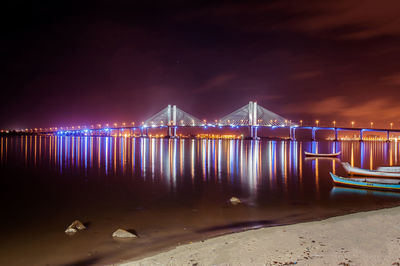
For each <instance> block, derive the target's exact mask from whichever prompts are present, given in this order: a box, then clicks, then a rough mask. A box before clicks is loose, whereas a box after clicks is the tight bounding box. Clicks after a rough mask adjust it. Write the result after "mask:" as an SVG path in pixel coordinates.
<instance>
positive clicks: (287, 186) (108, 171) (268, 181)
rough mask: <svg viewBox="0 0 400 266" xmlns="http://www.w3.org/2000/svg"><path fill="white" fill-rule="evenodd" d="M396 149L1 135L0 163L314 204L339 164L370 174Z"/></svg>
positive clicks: (391, 158)
mask: <svg viewBox="0 0 400 266" xmlns="http://www.w3.org/2000/svg"><path fill="white" fill-rule="evenodd" d="M398 149H399V145H398V143H397V142H391V143H385V142H361V143H360V142H297V141H276V140H271V141H267V140H263V141H247V140H206V139H202V140H195V139H148V138H125V137H68V136H61V137H60V136H21V137H1V138H0V161H1V165H5V164H7V163H9V162H13V163H16V164H18V162H19V161H21V160H23V162H24V166H25V167H27V168H41V167H45V168H51V169H53V171H55V172H58V173H59V174H65V175H83V176H85V177H90V176H99V175H100V176H140V177H141V178H143V179H145V180H147V179H149V180H152V182H155V183H162V184H164V185H166V186H167V187H168V190H171V191H176V189H177V186H178V185H179V184H180V183H182V182H184V180H186V179H188V178H189V179H190V180H191V184H192V185H193V184H194V183H195V181H196V180H199V179H201V180H202V182H209V181H211V180H214V182H216V183H220V184H224V185H225V186H229V185H231V186H240V187H241V188H242V189H245V190H246V191H247V192H248V194H249V195H250V196H251V197H256V196H257V193H258V192H259V190H260V189H261V188H263V190H265V189H267V190H271V191H273V190H278V191H280V192H282V193H283V194H284V195H287V193H289V192H290V191H293V190H297V191H301V190H303V189H304V186H307V190H311V191H313V193H314V194H315V197H316V198H317V199H318V198H319V197H320V193H321V187H325V188H326V187H329V186H331V183H330V180H329V178H327V176H328V173H329V172H330V171H331V172H333V173H338V174H344V171H343V169H342V167H341V164H340V160H342V161H349V162H350V163H351V164H352V165H356V166H361V167H365V168H369V169H374V168H376V167H377V166H380V165H393V164H396V163H397V162H398V158H397V156H398ZM304 151H311V152H320V153H325V152H337V151H342V154H341V156H340V160H339V159H323V158H322V159H321V158H305V157H304V155H303V152H304ZM21 157H22V158H21ZM305 178H306V180H304V179H305ZM310 181H311V182H312V186H313V189H311V188H310ZM325 191H326V189H325Z"/></svg>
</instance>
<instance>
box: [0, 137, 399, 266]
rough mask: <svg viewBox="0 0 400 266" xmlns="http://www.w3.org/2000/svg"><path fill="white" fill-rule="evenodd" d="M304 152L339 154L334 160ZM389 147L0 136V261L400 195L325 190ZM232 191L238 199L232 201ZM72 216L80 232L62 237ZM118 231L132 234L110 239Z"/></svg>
mask: <svg viewBox="0 0 400 266" xmlns="http://www.w3.org/2000/svg"><path fill="white" fill-rule="evenodd" d="M304 151H313V152H320V153H328V152H334V151H342V154H341V156H340V158H339V159H313V158H304ZM399 152H400V151H399V143H397V142H391V143H385V142H362V143H360V142H336V143H334V142H328V141H324V142H296V141H269V140H262V141H247V140H192V139H180V140H177V139H171V140H169V139H146V138H124V137H66V136H63V137H55V136H51V137H50V136H42V137H40V136H22V137H0V177H1V178H0V182H1V183H0V187H1V188H0V192H1V193H0V194H1V195H0V197H1V210H2V211H1V214H0V215H1V223H2V224H1V226H2V228H3V232H2V234H1V236H0V245H1V246H0V264H2V265H10V264H13V265H27V264H29V265H86V264H104V263H110V262H117V261H120V260H125V259H129V258H132V257H140V256H143V255H146V254H150V253H152V252H156V251H160V250H163V249H165V248H168V247H172V246H175V245H178V244H183V243H188V242H189V241H194V240H201V239H204V238H207V237H211V236H215V235H219V234H223V233H227V232H235V231H239V230H244V229H250V228H257V227H262V226H272V225H279V224H287V223H294V222H300V221H308V220H316V219H322V218H326V217H330V216H335V215H340V214H345V213H351V212H356V211H363V210H371V209H377V208H382V207H387V206H395V205H399V203H400V193H399V194H397V193H389V192H374V191H366V190H357V189H349V188H337V187H333V184H332V181H331V180H330V177H329V172H333V173H336V174H339V175H344V176H346V174H345V172H344V169H343V168H342V166H341V161H347V162H350V163H351V164H352V165H355V166H361V167H364V168H368V169H374V168H376V167H377V166H382V165H398V164H399V161H398V160H399V154H398V153H399ZM232 196H235V197H238V198H240V199H241V200H242V202H243V204H240V205H237V206H232V205H231V204H230V203H229V198H230V197H232ZM75 219H79V220H81V221H83V222H84V223H86V224H87V225H88V230H86V231H84V232H80V233H78V234H77V235H75V236H73V237H68V236H66V235H65V234H64V230H65V228H66V227H67V226H68V225H69V224H70V223H71V222H72V221H73V220H75ZM118 228H125V229H132V230H135V231H136V232H137V233H138V235H139V238H138V239H136V240H134V241H128V242H126V241H125V242H120V241H115V240H113V239H112V238H111V234H112V232H113V231H115V230H116V229H118Z"/></svg>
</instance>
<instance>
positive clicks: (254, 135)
mask: <svg viewBox="0 0 400 266" xmlns="http://www.w3.org/2000/svg"><path fill="white" fill-rule="evenodd" d="M253 128H254V133H253V139H258V136H257V129H258V128H257V127H253Z"/></svg>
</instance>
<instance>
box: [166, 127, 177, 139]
mask: <svg viewBox="0 0 400 266" xmlns="http://www.w3.org/2000/svg"><path fill="white" fill-rule="evenodd" d="M175 137H176V127H171V126H168V134H167V138H175Z"/></svg>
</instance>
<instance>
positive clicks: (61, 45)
mask: <svg viewBox="0 0 400 266" xmlns="http://www.w3.org/2000/svg"><path fill="white" fill-rule="evenodd" d="M35 2H39V1H32V3H31V2H28V1H6V2H4V3H3V5H4V6H3V7H2V8H1V20H2V21H1V26H0V27H1V36H0V38H1V42H0V48H1V58H2V59H1V64H0V66H1V69H0V70H1V75H0V77H1V86H2V89H1V92H2V97H1V107H0V111H1V116H0V128H3V129H4V128H33V127H50V126H70V125H91V124H94V123H105V122H110V123H112V122H131V121H136V122H141V121H143V120H145V119H146V118H148V117H149V116H151V115H152V114H154V113H156V112H158V111H159V110H161V109H162V108H164V107H165V106H166V105H167V104H169V103H170V104H176V105H177V106H178V107H180V108H181V109H183V110H185V111H187V112H189V113H191V114H193V115H195V116H197V117H198V118H200V119H208V120H214V119H218V118H220V117H222V116H224V115H226V114H228V113H230V112H232V111H234V110H235V109H237V108H239V107H241V106H243V105H245V104H247V103H248V101H249V100H255V101H258V103H259V104H260V105H262V106H264V107H265V108H267V109H269V110H271V111H273V112H276V113H278V114H280V115H282V116H284V117H286V118H288V119H291V120H293V121H298V120H300V119H302V120H304V121H315V120H316V119H319V120H320V121H321V124H322V125H324V124H327V125H330V122H331V121H332V120H336V121H338V124H343V125H350V121H356V123H357V125H369V122H370V121H374V123H375V125H376V126H386V127H387V126H388V125H389V123H390V122H393V123H394V127H400V104H399V102H400V15H399V14H400V2H399V1H397V0H387V1H376V0H366V1H355V0H335V1H319V0H317V1H305V0H304V1H303V0H297V1H230V2H229V1H209V2H207V1H196V2H195V1H127V0H126V1H122V0H113V1H61V0H60V1H40V3H35ZM82 2H85V3H84V4H82Z"/></svg>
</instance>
